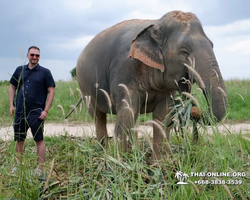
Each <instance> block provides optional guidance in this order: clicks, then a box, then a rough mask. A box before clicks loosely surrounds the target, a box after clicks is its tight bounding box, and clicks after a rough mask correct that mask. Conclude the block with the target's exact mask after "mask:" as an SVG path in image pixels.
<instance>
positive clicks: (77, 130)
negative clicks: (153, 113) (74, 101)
mask: <svg viewBox="0 0 250 200" xmlns="http://www.w3.org/2000/svg"><path fill="white" fill-rule="evenodd" d="M139 128H141V129H143V130H145V131H146V133H148V134H150V135H151V136H152V127H151V126H144V125H141V126H139ZM107 129H108V134H109V136H113V133H114V124H108V126H107ZM218 129H219V131H220V133H222V134H230V133H234V134H237V133H244V134H246V133H250V124H248V123H238V124H231V125H230V124H225V125H219V124H218ZM44 130H45V134H44V135H45V136H55V135H65V134H66V133H67V134H69V135H72V136H78V137H80V136H90V137H91V136H95V128H94V125H93V123H89V124H87V123H84V124H83V125H79V124H78V125H71V124H66V123H65V124H56V123H46V124H45V128H44ZM207 132H208V133H211V132H212V130H211V127H208V131H207ZM139 136H140V134H139ZM29 137H32V134H31V133H30V131H29V132H28V138H29ZM0 138H1V139H2V140H12V139H13V128H12V126H7V127H2V128H0Z"/></svg>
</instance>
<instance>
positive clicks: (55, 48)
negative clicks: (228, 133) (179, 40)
mask: <svg viewBox="0 0 250 200" xmlns="http://www.w3.org/2000/svg"><path fill="white" fill-rule="evenodd" d="M249 8H250V1H249V0H237V1H236V0H202V1H201V0H42V1H30V0H22V1H17V0H0V80H9V79H10V77H11V75H12V74H13V72H14V71H15V69H16V67H17V66H20V65H24V64H27V63H28V60H27V59H26V55H27V49H28V48H29V46H32V45H36V46H38V47H39V48H40V50H41V52H40V54H41V57H40V61H39V63H40V65H42V66H44V67H46V68H48V69H50V71H51V72H52V75H53V77H54V79H55V81H60V80H61V81H70V80H71V75H70V71H71V70H72V69H73V68H74V67H75V66H76V62H77V59H78V56H79V54H80V53H81V51H82V50H83V49H84V47H85V46H86V45H87V44H88V42H89V41H90V40H91V39H92V38H93V37H94V36H95V35H97V34H98V33H99V32H101V31H102V30H104V29H106V28H108V27H110V26H112V25H114V24H116V23H119V22H121V21H124V20H128V19H159V18H161V17H162V16H163V15H164V14H166V13H167V12H169V11H172V10H181V11H184V12H192V13H194V14H195V15H196V16H197V17H198V19H199V20H200V21H201V23H202V26H203V29H204V31H205V33H206V35H207V36H208V37H209V38H210V40H211V41H212V42H213V44H214V51H215V55H216V58H217V61H218V63H219V66H220V69H221V73H222V76H223V78H224V79H225V80H230V79H250V12H249Z"/></svg>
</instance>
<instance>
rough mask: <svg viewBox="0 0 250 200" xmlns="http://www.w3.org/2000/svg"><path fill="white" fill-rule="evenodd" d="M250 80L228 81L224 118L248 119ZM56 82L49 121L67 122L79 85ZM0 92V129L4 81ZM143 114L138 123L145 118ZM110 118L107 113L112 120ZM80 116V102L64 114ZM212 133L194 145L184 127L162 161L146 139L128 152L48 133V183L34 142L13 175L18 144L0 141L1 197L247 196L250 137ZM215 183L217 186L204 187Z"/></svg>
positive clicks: (4, 119)
mask: <svg viewBox="0 0 250 200" xmlns="http://www.w3.org/2000/svg"><path fill="white" fill-rule="evenodd" d="M249 82H250V81H247V80H230V81H226V88H227V94H228V101H229V107H228V111H227V120H229V121H233V122H237V121H247V120H249V117H250V114H249V113H245V112H243V111H245V110H246V109H248V108H249V103H247V99H248V96H249V95H250V92H249V89H248V85H249ZM56 84H57V86H56V93H55V99H54V102H53V105H52V107H51V109H50V110H49V115H48V119H47V123H48V122H63V123H67V122H65V120H64V115H65V114H67V113H68V112H69V111H70V109H71V108H72V106H71V105H74V104H75V103H76V102H77V101H78V99H79V98H80V93H79V91H78V90H77V88H78V85H77V82H76V81H71V82H57V83H56ZM0 92H1V94H2V95H1V96H0V104H1V105H3V106H1V107H0V112H1V113H2V115H1V125H0V127H3V126H5V125H6V124H10V123H11V121H12V119H11V117H10V116H9V114H8V109H9V108H8V85H5V84H3V85H1V86H0ZM239 97H240V98H239ZM236 105H237V106H236ZM236 108H237V109H238V110H239V111H235V109H236ZM62 111H64V113H65V114H63V112H62ZM147 117H149V116H148V115H146V116H142V117H141V120H144V121H146V120H147ZM114 120H115V119H114V118H113V116H111V117H110V121H114ZM83 121H84V122H86V121H92V119H90V117H89V115H88V114H87V112H86V108H85V106H83V107H82V110H81V111H80V109H79V108H78V109H77V112H74V113H72V115H71V116H70V117H69V119H68V122H72V123H80V122H83ZM212 130H213V133H212V134H208V132H207V130H206V129H201V130H200V132H199V133H200V134H199V141H198V143H197V144H194V143H193V142H192V135H191V134H190V132H189V130H185V134H184V136H183V137H179V136H178V135H177V134H174V133H172V136H171V137H170V146H171V153H170V154H169V156H168V158H166V157H163V158H162V159H161V161H160V162H156V161H154V160H153V159H152V158H151V155H152V152H151V151H150V147H149V146H150V144H149V142H148V141H147V140H146V139H145V138H141V139H140V140H139V142H138V145H136V144H134V145H133V146H132V148H131V150H130V151H128V152H122V151H119V148H118V147H117V146H116V145H115V144H114V142H113V139H110V142H109V145H108V147H107V148H103V147H102V146H101V145H100V144H99V143H98V142H97V141H96V140H95V138H88V137H79V138H78V137H72V136H70V133H68V132H63V133H62V136H58V137H55V136H54V137H45V143H46V149H47V152H46V163H45V169H46V173H47V175H46V177H47V178H48V179H47V180H43V179H41V178H39V177H38V176H35V175H34V170H35V168H36V166H37V157H36V148H35V143H34V141H33V139H27V141H26V152H25V154H24V157H23V159H22V162H20V163H19V166H18V170H17V172H16V174H12V173H11V169H12V167H13V166H14V165H15V163H16V159H15V153H14V151H15V143H14V141H3V140H2V139H1V138H0V199H250V174H249V169H250V134H245V135H243V134H242V133H235V132H232V131H229V132H228V133H226V134H222V133H220V132H219V131H218V127H217V126H213V128H212ZM178 171H182V172H184V173H186V174H188V175H189V177H188V179H187V180H186V183H188V184H187V185H178V184H177V182H178V179H177V178H176V177H175V176H176V173H177V172H178ZM191 172H218V173H220V172H241V173H245V174H246V176H243V177H192V176H191ZM218 179H219V180H221V181H228V180H230V179H232V180H239V181H242V184H232V182H231V184H219V182H218ZM216 180H217V184H206V181H216Z"/></svg>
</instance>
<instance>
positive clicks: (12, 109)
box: [10, 105, 15, 116]
mask: <svg viewBox="0 0 250 200" xmlns="http://www.w3.org/2000/svg"><path fill="white" fill-rule="evenodd" d="M14 111H15V107H14V106H13V105H11V106H10V115H11V116H13V115H14Z"/></svg>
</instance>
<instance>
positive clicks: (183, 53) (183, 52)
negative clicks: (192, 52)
mask: <svg viewBox="0 0 250 200" xmlns="http://www.w3.org/2000/svg"><path fill="white" fill-rule="evenodd" d="M180 54H181V55H182V56H185V57H188V56H189V53H188V52H187V51H185V50H182V51H181V52H180Z"/></svg>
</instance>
